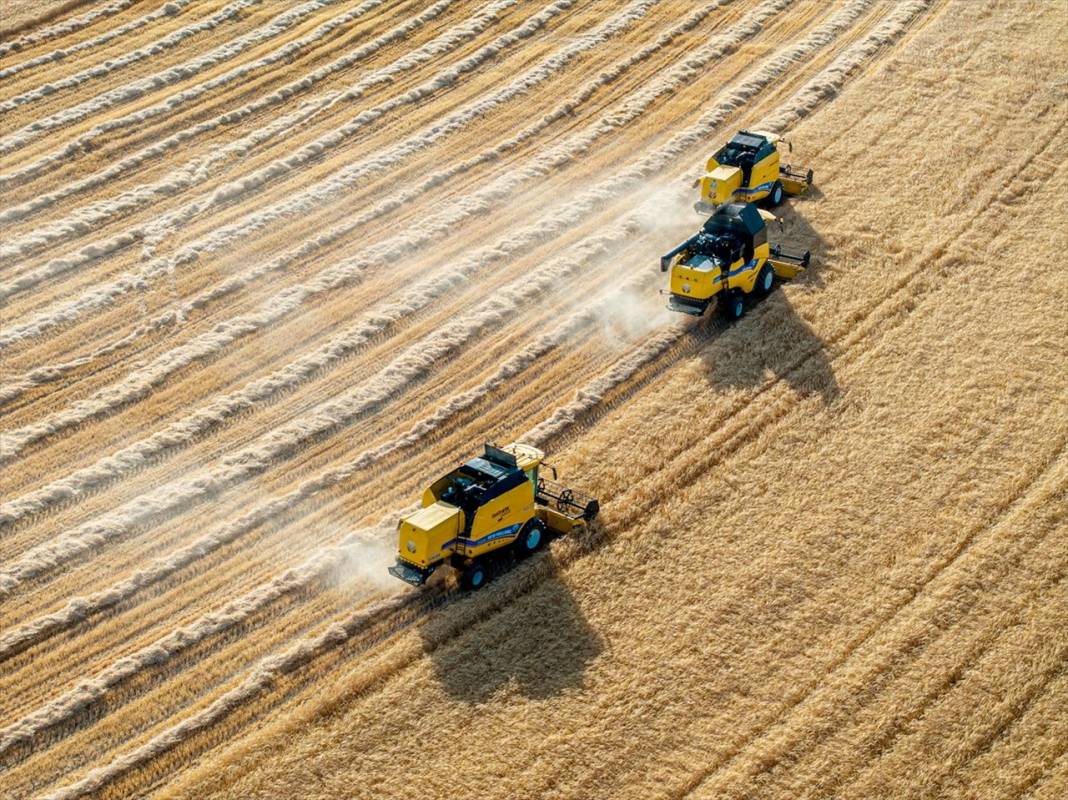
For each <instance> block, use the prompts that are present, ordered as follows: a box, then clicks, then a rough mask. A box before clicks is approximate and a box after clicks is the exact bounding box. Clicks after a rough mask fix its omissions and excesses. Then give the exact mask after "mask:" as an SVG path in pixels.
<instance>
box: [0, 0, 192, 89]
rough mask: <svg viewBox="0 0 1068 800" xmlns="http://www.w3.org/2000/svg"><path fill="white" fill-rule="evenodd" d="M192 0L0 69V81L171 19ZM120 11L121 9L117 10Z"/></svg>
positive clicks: (178, 0) (173, 2)
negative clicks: (159, 21)
mask: <svg viewBox="0 0 1068 800" xmlns="http://www.w3.org/2000/svg"><path fill="white" fill-rule="evenodd" d="M132 2H133V0H127V2H125V3H122V4H119V5H122V6H123V7H124V8H125V7H127V6H129V5H130V4H131V3H132ZM191 2H193V0H171V2H169V3H167V4H165V5H164V6H162V7H161V8H158V9H156V10H155V11H152V12H150V13H148V14H145V15H143V16H140V17H137V19H133V20H130V21H129V22H127V23H125V24H124V25H120V26H118V27H117V28H112V29H111V30H110V31H108V32H107V33H102V34H100V35H99V36H97V37H95V38H93V39H87V40H85V41H84V42H78V43H77V44H73V45H68V46H67V47H61V48H59V49H58V50H53V51H52V52H51V53H45V54H44V55H41V56H36V57H34V58H31V59H30V60H29V61H23V62H22V63H20V64H15V65H14V66H11V67H7V68H6V69H0V80H3V79H4V78H9V77H11V76H12V75H17V74H18V73H20V72H25V71H26V70H28V69H32V68H33V67H39V66H41V65H42V64H48V63H50V62H52V61H62V60H63V59H65V58H70V57H71V56H72V55H74V54H75V53H80V52H82V51H84V50H93V49H94V48H97V47H100V46H101V45H104V44H107V43H108V42H110V41H113V40H114V39H118V38H119V37H120V36H125V35H126V34H127V33H130V32H131V31H135V30H138V29H139V28H143V27H145V26H146V25H150V24H152V23H153V22H155V21H156V20H158V19H162V18H164V17H173V16H176V15H177V14H180V13H181V12H182V10H183V9H184V8H185V7H186V6H187V5H189V4H190V3H191ZM119 10H121V9H119ZM2 54H3V47H0V55H2Z"/></svg>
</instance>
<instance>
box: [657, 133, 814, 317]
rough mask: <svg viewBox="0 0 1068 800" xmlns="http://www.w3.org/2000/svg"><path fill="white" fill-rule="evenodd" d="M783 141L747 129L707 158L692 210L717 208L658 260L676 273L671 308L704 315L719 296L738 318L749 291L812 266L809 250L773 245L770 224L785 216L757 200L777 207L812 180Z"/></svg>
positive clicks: (762, 291) (762, 290) (760, 292)
mask: <svg viewBox="0 0 1068 800" xmlns="http://www.w3.org/2000/svg"><path fill="white" fill-rule="evenodd" d="M784 143H785V144H789V143H788V142H786V141H785V140H783V139H780V138H778V137H777V136H775V135H774V134H770V133H751V132H749V131H742V132H741V133H739V134H737V135H736V136H735V137H734V138H733V139H731V140H730V141H729V142H728V143H727V144H726V145H725V146H724V147H723V148H722V149H720V150H719V152H717V153H716V154H715V155H714V156H713V157H712V158H710V159H709V161H708V165H707V167H706V174H705V176H704V177H703V178H699V179H698V181H697V182H696V183H695V186H700V188H701V199H700V200H699V201H698V202H697V203H696V204H695V205H694V209H695V210H696V211H698V212H699V213H702V214H706V213H711V214H712V215H711V216H710V217H709V218H708V219H707V220H706V221H705V224H704V225H703V226H702V228H701V230H700V231H698V232H697V233H696V234H694V235H693V236H691V237H690V238H689V239H687V240H686V241H685V242H683V243H682V244H680V245H679V246H678V247H676V248H675V249H674V250H672V251H671V252H669V253H668V254H667V255H665V256H663V257H662V258H661V259H660V271H661V272H668V271H670V272H671V279H670V289H669V291H667V292H664V293H666V294H668V295H670V299H669V300H668V308H669V309H671V310H672V311H679V312H682V313H684V314H692V315H693V316H698V317H699V316H701V315H703V314H704V313H705V310H706V309H707V308H708V306H709V305H710V304H711V303H712V301H713V300H716V302H717V305H718V306H719V308H721V309H722V311H723V313H724V315H725V316H727V317H728V318H730V319H737V318H738V317H740V316H742V314H744V313H745V301H746V298H747V297H750V296H757V297H762V296H764V295H766V294H767V293H768V292H770V291H771V289H772V287H773V286H774V284H775V277H776V276H778V277H779V278H783V279H789V278H793V277H794V276H796V275H797V274H798V273H800V272H802V271H803V270H805V269H807V268H808V265H809V261H810V259H811V254H810V253H809V252H808V251H807V250H806V251H804V252H803V253H800V254H793V253H788V252H785V251H784V250H783V249H782V246H781V245H776V246H775V247H772V246H770V245H769V244H768V226H767V223H768V222H771V221H776V220H777V221H778V222H779V224H780V227H781V225H782V221H781V220H778V218H777V217H776V216H775V215H774V214H772V213H771V212H770V211H765V210H763V209H758V208H757V207H756V205H754V203H755V202H756V201H760V200H764V201H765V205H770V206H777V205H779V204H780V203H781V202H782V200H783V196H784V194H790V195H795V196H796V195H801V194H804V193H805V192H807V191H808V189H809V186H811V184H812V170H808V171H807V172H805V173H802V172H800V171H795V170H793V169H792V168H791V167H790V165H789V164H787V165H786V166H782V164H781V160H780V156H779V149H778V148H779V145H780V144H784ZM791 149H792V148H791Z"/></svg>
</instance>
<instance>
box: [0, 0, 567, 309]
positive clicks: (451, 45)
mask: <svg viewBox="0 0 1068 800" xmlns="http://www.w3.org/2000/svg"><path fill="white" fill-rule="evenodd" d="M320 1H322V0H320ZM330 2H336V0H330ZM518 3H519V0H495V2H492V3H490V4H489V5H487V6H485V7H484V8H483V10H482V11H480V12H479V13H477V14H474V15H472V16H471V17H469V18H467V19H465V20H464V21H463V22H462V23H460V24H458V25H456V26H454V27H453V28H450V29H449V30H448V31H446V32H445V33H443V34H441V35H440V36H438V37H436V38H435V39H434V40H432V41H431V42H429V43H428V44H425V45H423V46H421V47H419V48H418V49H415V50H412V51H409V52H407V53H405V55H404V56H403V57H402V58H400V59H398V60H397V61H395V62H394V63H392V64H390V65H388V66H386V67H382V68H380V69H378V70H376V71H375V72H373V73H372V74H371V75H369V76H368V77H366V78H363V79H361V80H360V81H359V82H358V83H356V84H354V85H353V86H351V87H350V88H349V89H348V90H347V92H345V93H335V95H334V96H333V97H331V96H329V95H328V96H327V97H325V98H322V99H320V100H319V101H318V102H315V103H311V104H306V106H305V107H302V108H301V109H298V110H297V111H295V112H293V113H291V114H288V115H286V116H284V117H282V118H281V119H280V120H276V121H275V122H273V123H271V124H270V125H268V126H266V127H265V128H262V129H257V130H254V131H252V132H250V133H249V134H247V135H246V136H245V137H243V138H242V139H240V140H239V141H237V142H234V143H232V144H229V145H225V146H223V147H220V148H216V149H214V150H213V151H212V152H211V153H210V155H209V156H208V157H207V158H206V159H205V158H203V157H202V158H199V159H196V160H194V162H193V163H192V164H191V165H189V166H187V167H186V168H184V169H180V170H173V171H172V172H170V173H169V174H168V175H167V176H165V177H164V178H162V179H161V180H159V181H157V182H156V183H154V184H150V185H148V186H143V187H139V188H138V189H135V190H132V191H128V192H124V193H123V194H121V195H120V196H119V197H117V198H111V199H107V200H99V201H96V202H94V203H92V204H90V205H89V206H87V207H83V208H80V209H77V210H76V211H74V212H73V213H72V214H70V215H69V216H68V217H66V218H65V219H61V220H57V221H55V222H50V223H48V224H46V225H44V226H42V227H40V228H38V229H36V230H35V231H34V232H33V233H31V234H27V235H25V236H23V237H21V238H20V239H17V240H15V241H13V242H11V243H10V244H8V245H6V246H3V247H0V261H3V260H6V259H12V258H17V257H21V256H25V255H27V254H29V253H32V252H34V251H36V250H39V249H41V248H42V247H47V246H50V245H52V244H55V243H56V242H62V241H65V240H67V239H69V238H71V237H74V236H79V235H85V234H90V233H93V232H94V231H95V230H96V228H97V226H98V225H100V224H101V223H104V222H107V221H110V220H111V219H113V218H115V217H121V216H123V215H125V214H127V213H128V212H130V211H138V210H141V209H142V208H143V207H144V206H145V205H146V204H148V203H150V202H151V201H153V200H154V199H159V198H168V197H172V196H174V195H175V194H177V193H179V192H181V191H184V190H186V189H189V188H191V187H194V186H197V185H199V184H201V183H203V182H205V181H207V180H208V179H209V178H210V177H211V172H210V170H211V167H213V166H214V165H215V164H217V163H219V162H222V161H225V160H227V159H229V158H231V157H232V156H234V155H240V154H245V153H247V152H248V151H249V150H250V149H251V148H252V147H253V146H255V145H257V144H259V143H261V142H264V141H268V140H269V139H271V138H273V137H274V136H276V135H278V134H279V133H281V132H286V131H289V130H291V129H292V128H293V126H294V125H295V124H296V123H297V122H301V121H304V120H306V119H307V118H309V117H310V116H312V115H313V114H316V113H319V112H320V111H322V110H323V109H325V108H327V107H328V106H329V105H331V104H332V103H333V102H337V101H338V100H340V99H345V100H346V101H354V100H358V99H361V98H363V96H364V95H365V94H366V93H367V92H368V91H370V90H371V89H372V88H374V87H376V86H380V85H383V84H388V83H390V82H392V80H393V79H394V77H395V76H396V75H398V74H400V73H402V72H406V71H408V70H409V69H412V68H414V67H416V66H420V65H422V64H426V63H430V62H431V61H433V60H434V59H436V58H440V57H441V56H443V55H446V54H448V53H450V52H452V51H453V50H455V49H457V48H458V47H459V46H460V45H462V44H464V43H466V42H468V41H471V40H472V39H474V38H475V37H477V36H478V35H479V34H481V33H483V32H485V31H486V30H488V29H489V28H490V27H492V26H493V25H494V24H495V23H497V22H499V21H500V14H501V13H502V12H504V11H506V10H508V9H510V8H513V7H515V6H516V5H517V4H518ZM377 4H378V3H376V5H377ZM452 4H453V0H447V1H446V2H441V3H438V4H436V5H435V6H432V7H431V8H429V9H427V12H426V13H425V14H424V15H421V16H420V17H418V18H415V19H414V20H411V21H410V22H406V23H405V24H404V25H402V26H399V27H400V28H402V29H404V28H408V27H409V26H412V25H414V23H416V22H422V23H423V24H425V18H430V19H433V18H435V17H437V16H439V15H440V14H441V13H442V12H443V11H445V10H446V9H447V8H448V7H449V6H450V5H452ZM572 5H574V0H558V2H556V3H555V4H551V5H550V6H549V7H548V9H547V11H551V13H547V12H546V11H543V12H542V13H541V14H540V15H536V16H535V17H534V20H535V22H528V23H527V25H528V26H529V25H531V24H538V23H542V24H544V23H545V22H547V21H548V19H550V18H551V17H553V16H556V15H558V14H560V13H562V12H563V11H564V10H567V9H568V8H570V7H571V6H572ZM417 27H421V25H420V26H417ZM521 28H522V26H521ZM528 35H529V34H528ZM502 38H503V37H502ZM524 38H525V37H524ZM395 40H396V37H395V35H394V33H393V32H391V33H389V34H386V35H385V36H383V37H380V41H381V42H382V43H388V42H392V41H395ZM512 43H514V42H509V43H508V44H509V45H510V44H512ZM381 46H382V45H381V44H380V45H379V46H378V47H375V48H370V47H367V48H362V49H363V50H364V51H365V52H366V53H373V52H377V50H379V49H381ZM506 46H507V45H506ZM493 55H495V53H494V54H493ZM488 59H489V56H487V57H486V58H483V59H482V60H481V61H478V62H477V63H474V64H473V65H471V66H470V69H475V68H477V67H479V66H481V65H482V64H483V63H485V61H487V60H488ZM467 61H468V60H465V61H463V62H460V63H461V64H465V63H467ZM451 69H452V68H450V70H444V71H442V72H439V73H438V76H437V77H436V79H432V80H431V82H430V83H431V84H433V85H434V89H438V88H441V87H443V86H448V85H451V84H452V83H453V82H454V81H455V77H456V76H455V75H454V74H453V73H452V72H451ZM462 71H467V70H462ZM449 75H452V80H449V79H448V78H447V77H444V76H449ZM230 82H231V81H230V80H228V81H227V83H230ZM431 94H432V92H430V91H428V92H427V93H426V95H424V97H428V96H430V95H431ZM418 99H423V98H416V97H409V96H406V95H401V96H399V97H396V98H393V99H392V100H391V101H389V102H387V103H385V104H383V106H388V107H389V110H393V109H395V108H400V107H401V106H404V105H409V104H411V103H414V102H416V101H417V100H418ZM383 106H377V107H376V108H375V109H372V110H371V111H367V112H364V114H368V115H370V114H372V113H373V111H374V110H377V109H379V108H383ZM384 113H385V112H382V114H384ZM382 114H377V115H374V116H373V117H371V116H369V117H368V120H369V121H370V120H372V119H374V120H377V119H378V118H379V117H380V116H382ZM359 127H360V128H362V127H363V126H362V125H360V126H359ZM356 130H358V128H354V129H353V131H352V132H353V133H355V132H356ZM319 148H323V149H319ZM328 149H329V148H324V147H323V145H322V144H321V140H320V141H317V142H313V143H312V144H310V145H307V146H306V147H305V148H302V150H301V151H300V154H309V155H307V157H306V158H304V159H303V160H302V161H299V162H297V161H294V159H295V158H296V156H295V155H294V154H289V155H287V156H284V157H280V158H278V159H275V160H274V161H272V162H271V163H270V164H268V165H267V166H266V167H263V168H261V170H267V171H269V170H270V169H271V168H272V167H273V168H274V169H275V170H279V169H283V168H289V169H296V168H298V167H299V166H301V165H303V164H305V163H307V161H309V160H310V159H311V157H312V154H314V155H320V156H321V155H322V153H325V152H328ZM285 171H288V169H286V170H285ZM268 174H269V172H268ZM246 180H251V179H250V178H246ZM240 194H241V191H240V187H239V186H235V185H234V184H226V185H224V186H222V187H219V188H217V189H216V190H214V191H213V192H211V193H209V194H208V195H207V197H206V198H202V199H201V200H199V201H194V202H192V203H191V204H187V205H186V206H184V207H183V208H182V209H179V210H178V211H173V212H170V213H169V214H167V215H166V216H165V217H164V218H163V219H158V220H155V221H154V222H151V223H146V224H145V225H143V226H138V227H135V228H132V229H128V230H126V231H124V232H122V233H121V234H119V235H117V236H115V237H113V239H112V240H111V241H112V242H118V243H120V244H119V245H118V246H124V245H123V244H121V243H129V242H131V241H134V240H137V239H140V238H141V237H143V236H146V235H149V242H148V243H147V244H146V255H148V256H150V255H151V249H152V247H154V246H155V245H156V244H158V243H159V241H160V240H161V239H162V235H161V231H173V230H174V228H175V227H176V226H177V225H180V224H181V223H183V222H186V221H188V220H189V219H191V218H192V216H193V215H194V214H195V213H197V210H199V208H200V207H199V206H198V205H197V202H199V203H201V204H206V205H204V206H203V207H204V208H207V207H209V206H210V205H214V204H215V201H223V200H233V199H234V198H235V197H237V196H239V195H240ZM190 209H192V210H190ZM16 211H17V209H16ZM183 214H184V215H185V216H183ZM90 247H96V248H100V247H101V245H100V243H97V244H95V245H90ZM113 249H114V246H113ZM104 251H105V252H111V250H110V249H108V247H107V245H104ZM88 260H89V261H91V260H93V259H88ZM81 263H88V261H83V262H81ZM80 265H81V264H79V263H75V264H71V263H69V259H59V260H58V262H55V261H54V262H49V263H48V264H46V265H45V267H43V268H41V269H39V270H37V271H36V274H35V273H30V274H29V275H26V276H23V277H21V278H20V280H19V281H18V282H17V283H16V285H17V286H18V287H19V288H28V287H32V286H33V285H36V283H39V282H40V280H41V278H39V277H36V275H38V274H39V275H42V276H44V277H52V276H53V275H54V274H56V272H55V271H56V269H59V268H60V267H63V268H65V269H70V268H72V267H74V266H80ZM4 291H10V290H4ZM3 296H4V294H3V293H0V297H3Z"/></svg>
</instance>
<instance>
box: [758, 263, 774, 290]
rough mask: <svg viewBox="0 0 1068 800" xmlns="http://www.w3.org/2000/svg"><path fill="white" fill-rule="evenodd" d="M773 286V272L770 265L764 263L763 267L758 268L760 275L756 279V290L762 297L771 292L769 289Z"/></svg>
mask: <svg viewBox="0 0 1068 800" xmlns="http://www.w3.org/2000/svg"><path fill="white" fill-rule="evenodd" d="M774 285H775V270H774V269H772V268H771V264H768V263H767V262H764V266H763V267H761V268H760V274H759V275H757V279H756V290H757V292H758V293H759V294H760V295H761V296H763V295H766V294H768V293H769V292H770V291H771V287H773V286H774Z"/></svg>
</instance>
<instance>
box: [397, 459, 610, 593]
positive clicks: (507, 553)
mask: <svg viewBox="0 0 1068 800" xmlns="http://www.w3.org/2000/svg"><path fill="white" fill-rule="evenodd" d="M544 457H545V454H544V453H542V452H541V451H540V450H538V449H537V448H536V447H531V446H530V445H523V444H512V445H509V446H508V447H494V446H493V445H491V444H487V445H486V448H485V452H484V453H483V454H482V455H481V456H480V457H478V458H473V459H471V460H470V461H468V462H466V463H464V464H463V465H461V466H460V467H458V468H456V469H454V470H453V471H452V472H450V473H449V474H448V475H446V476H445V477H443V478H440V479H438V480H437V481H435V482H434V483H432V484H431V485H430V488H429V489H427V490H426V491H425V492H424V493H423V501H422V508H420V509H419V510H418V511H416V512H414V513H412V514H409V515H408V516H406V517H403V518H402V519H401V521H400V525H399V529H398V533H397V563H396V564H395V565H394V566H392V567H390V568H389V571H390V574H392V575H394V576H395V577H397V578H400V579H401V580H402V581H406V582H407V583H410V584H412V585H413V586H421V585H422V584H424V583H426V581H427V579H428V578H429V577H430V575H431V574H432V573H433V572H434V571H435V570H437V568H438V567H440V566H442V565H443V564H450V565H452V566H453V567H455V568H456V569H458V570H459V571H460V582H461V584H462V585H463V586H464V587H465V588H468V589H478V588H480V587H482V586H483V585H485V583H486V582H487V581H488V580H489V578H490V575H491V573H492V571H493V569H494V568H496V567H498V566H500V564H501V562H502V561H506V560H507V559H508V558H516V557H524V556H527V555H530V554H531V553H533V552H535V551H536V550H538V549H540V548H541V546H542V545H543V544H545V541H546V540H547V539H548V538H549V536H550V535H552V534H554V533H556V534H559V533H570V532H571V531H573V530H574V529H575V528H577V527H580V526H583V525H585V524H586V523H588V522H590V521H591V520H593V518H594V517H596V516H597V512H598V510H599V505H598V503H597V501H596V500H594V499H593V498H591V497H587V496H585V495H583V494H581V493H579V492H577V491H575V490H574V489H568V488H565V487H563V486H561V485H560V484H558V483H556V482H555V478H556V470H555V469H554V468H553V467H551V466H549V465H548V464H542V459H543V458H544ZM539 469H549V470H552V474H553V478H554V480H551V481H550V480H546V479H544V478H542V477H539V475H538V472H539Z"/></svg>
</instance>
